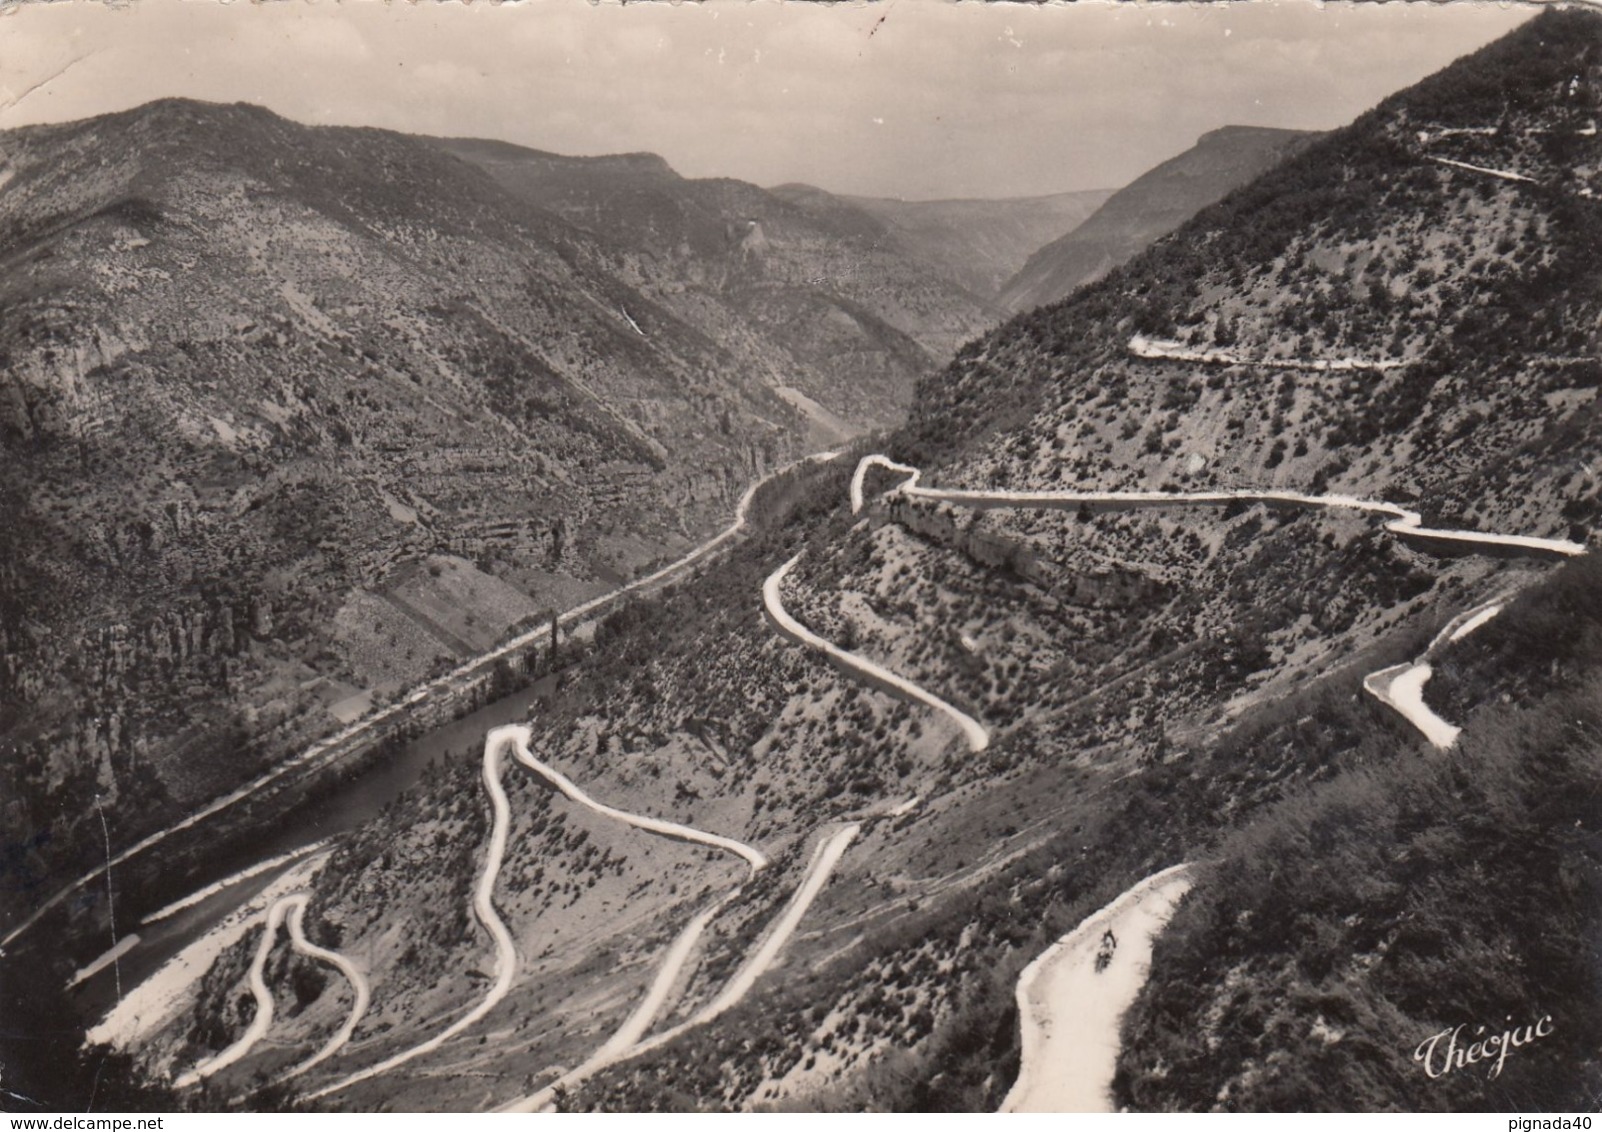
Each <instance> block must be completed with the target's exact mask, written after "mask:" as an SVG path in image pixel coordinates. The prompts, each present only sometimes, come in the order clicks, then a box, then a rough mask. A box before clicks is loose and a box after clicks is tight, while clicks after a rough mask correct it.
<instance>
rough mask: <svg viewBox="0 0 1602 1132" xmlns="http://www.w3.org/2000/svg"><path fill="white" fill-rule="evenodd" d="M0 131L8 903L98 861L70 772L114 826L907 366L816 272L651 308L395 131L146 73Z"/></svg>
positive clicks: (764, 462) (494, 610)
mask: <svg viewBox="0 0 1602 1132" xmlns="http://www.w3.org/2000/svg"><path fill="white" fill-rule="evenodd" d="M0 145H3V148H4V150H5V152H6V154H7V155H8V160H9V166H8V168H9V180H8V181H7V183H6V185H5V188H4V192H3V193H0V264H3V266H4V272H3V273H0V274H3V278H0V356H3V357H4V359H5V375H4V377H3V378H0V455H3V458H4V460H5V463H6V466H7V468H8V469H9V470H8V473H7V476H6V479H5V482H4V485H3V487H0V518H3V521H4V522H5V524H6V527H7V529H8V530H9V531H10V532H11V534H10V535H9V536H8V538H7V540H6V543H5V549H4V552H3V554H0V705H3V707H0V750H5V751H6V752H7V756H6V759H5V767H4V774H5V776H6V777H5V780H4V788H3V790H0V794H3V797H4V803H3V805H4V807H5V811H4V818H5V827H6V828H7V829H8V830H12V831H14V832H15V837H14V839H13V842H12V843H27V842H29V841H30V839H32V838H35V837H39V838H43V839H45V840H46V841H48V842H49V844H50V846H51V848H50V850H48V851H47V852H46V855H45V859H44V860H42V861H35V862H32V863H30V865H29V866H28V868H27V869H26V870H25V876H24V879H23V880H22V882H21V883H22V884H23V885H24V886H25V889H26V892H27V895H25V896H24V898H23V900H22V901H21V902H20V903H19V904H17V905H14V906H13V907H14V908H15V909H16V910H17V911H23V910H25V909H26V907H27V904H28V902H29V900H30V899H32V898H33V895H34V894H35V893H36V892H38V891H42V890H43V889H44V888H46V887H48V884H49V881H48V879H47V877H48V876H49V874H51V873H52V872H54V873H55V875H56V876H60V875H62V873H64V872H65V871H66V870H67V869H69V868H76V866H75V865H72V864H70V863H68V862H71V861H73V860H74V855H75V854H77V853H79V852H81V851H83V850H84V848H85V846H86V844H87V840H86V839H87V838H88V836H89V835H90V834H91V833H92V834H93V838H94V842H93V843H94V846H96V848H95V852H96V853H101V852H102V851H103V850H102V849H101V848H100V844H101V833H102V831H101V829H100V827H99V824H98V821H97V820H95V818H94V815H92V814H90V813H87V812H86V811H85V806H86V805H87V804H88V803H89V801H90V799H91V798H92V797H93V796H94V795H95V794H97V793H98V794H99V795H101V796H102V801H103V804H104V806H105V810H106V815H107V821H108V824H109V827H110V835H111V838H112V840H113V841H114V842H116V843H118V844H127V843H130V842H131V841H133V840H136V839H137V836H138V835H139V834H140V833H141V832H143V831H144V830H145V829H146V828H147V827H148V825H149V824H150V823H153V822H155V821H157V820H158V819H159V818H161V817H162V816H163V815H168V814H171V813H172V812H174V811H177V810H181V809H185V808H188V807H191V806H193V805H194V804H196V803H197V802H199V801H201V800H205V799H209V798H212V797H215V796H217V795H218V794H220V793H222V792H223V791H225V790H227V789H229V788H231V787H232V786H233V785H236V784H237V783H238V782H239V781H240V780H241V779H242V778H243V777H244V776H245V775H247V774H249V773H252V772H254V771H255V770H256V769H257V768H259V767H260V766H261V765H263V764H264V763H265V762H266V761H269V760H271V759H272V758H274V757H276V755H277V754H279V753H281V752H283V751H285V750H287V749H289V748H290V747H291V746H293V745H296V744H300V743H302V742H303V741H304V740H305V739H306V738H307V737H308V736H311V735H314V734H317V733H320V732H324V731H326V730H329V729H331V728H332V727H334V726H336V723H337V722H338V721H344V720H348V719H350V718H352V717H353V716H355V715H358V714H360V713H361V711H363V710H364V709H365V708H366V707H368V706H370V705H372V704H373V703H374V702H375V701H377V702H382V701H383V700H384V699H386V698H388V697H392V696H393V695H394V694H395V693H396V691H397V690H398V689H400V688H402V687H405V686H407V685H410V684H414V683H416V682H417V681H419V680H421V679H423V678H424V677H426V676H428V675H429V674H430V673H435V672H438V671H440V670H441V669H442V668H446V667H449V666H450V665H453V664H455V663H456V662H458V661H459V660H460V659H462V658H463V657H466V656H470V655H475V654H476V653H477V652H479V651H482V648H483V646H484V645H485V644H486V643H487V642H492V641H494V640H496V639H498V638H500V637H501V636H503V635H504V634H505V633H506V631H507V630H508V629H509V628H510V627H511V626H513V625H515V624H519V623H526V622H527V621H528V620H529V619H530V618H533V617H537V616H538V615H539V614H540V613H541V612H542V611H543V610H548V609H552V608H566V607H568V606H571V605H573V604H575V603H576V602H577V601H578V600H580V599H581V598H583V597H586V596H590V595H593V594H594V593H596V592H598V591H601V590H604V589H609V588H610V587H611V586H612V585H614V584H616V583H617V582H618V581H620V580H624V579H627V578H628V577H630V576H632V575H633V574H635V573H636V572H637V571H639V570H640V569H641V568H642V567H645V566H647V565H649V564H651V563H652V562H654V561H656V560H659V559H660V558H662V557H664V556H666V555H667V554H668V553H669V552H673V551H676V550H680V549H682V548H684V547H685V546H687V545H689V543H690V542H691V540H692V539H697V538H698V537H699V536H702V535H703V534H704V533H706V532H707V531H708V530H709V529H711V528H712V527H713V526H714V525H716V526H721V525H722V524H723V523H724V522H726V521H727V516H728V514H729V512H730V510H731V509H732V507H733V504H734V502H735V500H736V499H737V498H738V497H739V494H740V492H741V491H742V490H743V488H744V487H745V486H746V484H748V483H749V482H750V481H751V480H752V479H754V478H755V477H757V476H759V475H761V474H763V473H764V472H766V471H768V470H770V469H771V468H772V467H774V466H776V465H777V464H779V463H781V462H783V461H784V460H785V459H787V458H789V457H790V456H792V455H794V454H796V453H797V452H798V451H803V450H806V449H807V448H808V447H811V446H816V445H818V444H819V436H818V434H819V432H820V429H821V430H822V431H823V433H824V436H823V437H822V439H823V440H825V441H828V442H834V441H837V440H838V439H839V438H840V436H841V435H842V434H843V433H849V432H853V431H856V430H859V429H861V428H863V427H866V426H867V425H868V424H871V423H873V422H875V421H883V420H887V419H889V417H888V416H887V415H885V414H888V412H889V406H892V405H897V404H904V403H905V400H906V397H907V395H908V393H909V391H910V384H911V381H912V379H913V378H914V377H915V376H916V375H917V374H918V372H919V371H920V369H921V368H922V367H925V366H928V365H930V364H931V360H932V355H930V354H929V353H927V352H926V351H924V350H923V349H922V348H921V347H919V346H917V345H916V344H915V343H913V342H912V341H911V339H910V338H908V337H907V336H906V335H905V334H902V333H900V332H896V331H893V330H891V329H888V328H887V327H886V325H885V324H884V323H883V322H882V320H880V319H879V318H878V317H877V316H876V315H874V314H873V313H872V312H871V311H869V310H866V309H862V310H857V312H856V314H855V315H853V314H851V313H850V311H849V310H848V309H847V308H848V307H849V304H848V303H846V302H845V300H839V301H838V302H834V304H833V305H830V301H829V300H824V299H819V300H817V305H818V306H819V308H820V309H819V310H818V311H817V312H816V313H817V316H818V317H817V318H815V319H812V320H811V321H809V320H808V319H807V318H806V317H803V316H802V315H801V314H798V313H797V304H796V303H785V302H783V301H781V300H780V299H778V298H770V297H769V295H768V292H767V291H765V290H764V289H763V288H762V287H761V286H759V285H755V284H754V285H753V287H752V291H751V294H750V296H749V297H748V299H747V301H746V302H745V306H744V308H743V309H741V310H735V309H734V308H732V307H728V306H717V307H716V308H715V309H711V308H712V307H713V304H711V303H709V302H708V303H702V302H701V300H699V299H697V298H695V297H694V296H690V295H683V296H674V297H672V299H671V301H669V300H668V298H666V297H665V296H667V294H668V292H670V291H671V290H672V288H671V287H670V286H669V285H668V284H667V283H665V282H664V276H663V274H662V273H660V272H658V273H656V274H652V273H651V271H649V270H645V269H642V268H640V267H639V266H638V265H637V264H635V263H634V260H645V261H649V260H650V259H651V257H652V256H653V255H654V251H653V249H652V248H650V247H648V246H641V247H639V248H637V249H632V250H619V244H618V243H617V242H616V241H615V240H614V241H601V240H598V239H596V238H595V237H594V236H592V235H589V234H586V233H585V232H583V231H581V230H580V229H578V228H576V227H574V226H572V225H570V224H569V223H567V222H566V221H564V220H561V219H559V218H557V217H556V216H554V215H553V214H552V213H550V212H546V211H541V210H539V209H536V208H533V207H531V206H530V205H529V204H527V203H526V202H524V201H523V200H521V199H519V198H518V197H516V196H515V195H513V194H510V193H508V192H507V191H506V190H505V189H503V188H502V187H501V186H500V185H498V184H497V183H496V182H495V181H494V180H492V179H491V178H490V177H488V176H486V175H485V174H484V173H483V172H482V171H481V170H479V169H477V168H475V167H473V166H471V165H469V164H466V163H464V162H462V161H459V160H457V159H456V158H454V157H451V156H449V155H447V154H444V153H442V152H440V151H439V150H438V149H437V148H435V147H433V146H431V145H428V144H426V143H423V142H420V141H417V140H415V139H411V138H407V137H403V136H401V135H397V134H391V133H386V132H383V131H376V130H359V129H337V128H317V129H314V128H308V127H304V126H300V125H297V124H295V123H292V122H289V121H286V120H284V119H281V118H278V117H276V116H274V115H272V114H270V113H268V112H266V111H262V110H259V109H256V108H253V107H250V106H244V105H237V106H217V105H208V104H202V103H194V102H184V101H165V102H158V103H153V104H151V105H149V106H145V107H142V108H139V109H136V110H131V111H127V112H125V113H120V114H114V115H108V116H105V117H102V118H97V119H92V120H88V121H83V122H75V123H69V124H65V125H54V126H38V127H29V128H25V129H18V130H13V131H10V132H8V133H7V134H6V135H5V136H4V138H3V139H0ZM816 242H817V243H818V245H819V246H820V247H823V248H824V249H825V251H826V250H827V247H828V246H829V245H828V242H827V240H826V239H825V237H824V235H822V234H819V235H818V236H817V237H816ZM745 244H746V245H747V247H748V248H750V247H751V246H752V240H750V239H747V240H745ZM623 246H624V247H625V249H627V245H626V244H625V245H623ZM702 254H703V252H702V251H698V252H697V253H696V255H694V256H691V257H690V258H691V260H692V261H694V263H695V264H701V266H703V267H705V269H706V270H709V271H713V272H721V271H724V270H725V269H726V267H727V264H726V262H725V260H726V259H727V257H724V258H723V259H719V258H717V257H713V259H712V261H711V262H708V263H704V264H703V263H701V260H700V258H698V257H700V256H701V255H702ZM820 254H824V253H823V252H820ZM734 258H735V259H736V260H738V259H739V256H738V255H736V256H735V257H734ZM748 258H750V259H751V261H752V262H751V266H750V267H749V269H748V270H749V271H750V272H751V273H752V274H753V276H756V275H759V274H760V271H759V269H758V266H757V265H756V261H757V260H759V259H761V258H762V256H761V255H760V254H759V253H758V252H757V251H755V250H750V251H749V256H748ZM692 269H698V268H695V267H694V265H693V264H692V265H691V266H690V267H687V268H686V270H692ZM796 270H799V268H797V269H796ZM945 297H946V296H945V295H944V294H937V293H935V292H933V291H930V290H928V289H927V288H926V289H923V290H921V291H919V292H918V297H917V299H916V301H917V302H920V303H924V306H923V307H922V308H920V309H923V310H924V311H925V312H926V313H927V315H928V317H929V318H930V319H931V320H932V321H938V320H939V319H940V318H942V317H945V316H946V314H947V313H949V312H947V311H946V310H945V308H943V307H941V305H940V304H941V303H942V302H943V301H944V300H945ZM701 307H707V308H708V309H710V310H711V313H707V314H706V315H705V317H702V312H701V310H700V308H701ZM781 308H782V311H781ZM764 312H766V313H764ZM786 312H787V313H786ZM953 317H954V318H956V317H957V316H953ZM764 320H766V322H767V324H769V325H771V326H773V327H775V328H776V329H775V330H774V332H773V333H769V332H768V330H766V329H764V325H763V322H764ZM966 325H967V324H966V323H963V322H961V321H960V318H958V319H957V321H954V322H953V323H952V325H951V329H950V334H949V338H950V339H951V340H954V339H955V338H956V337H958V336H959V335H960V333H961V328H962V327H963V326H966ZM863 327H868V328H876V329H874V331H873V333H874V334H876V335H878V337H877V338H875V339H874V345H873V346H872V348H871V349H870V348H868V347H866V346H862V341H863V339H862V333H866V332H865V331H862V328H863ZM881 331H882V333H881ZM859 332H862V333H859ZM790 338H795V339H806V340H807V341H809V342H818V341H825V342H835V341H837V342H838V344H839V350H838V352H837V353H834V354H831V355H830V356H828V357H827V358H826V359H825V361H824V362H820V365H822V366H823V369H821V370H812V369H809V368H808V366H807V364H806V363H803V362H800V361H796V360H795V358H794V355H792V354H790V353H789V352H788V350H787V347H786V346H785V345H784V344H783V342H782V341H781V339H784V340H787V339H790ZM859 347H861V348H860V349H859ZM763 367H767V368H766V369H764V368H763ZM825 374H826V375H827V377H826V378H825V376H823V375H825ZM809 375H810V376H809ZM784 381H793V382H794V383H795V384H796V385H798V386H801V387H804V388H807V389H811V390H812V391H813V392H816V393H818V395H819V396H823V395H824V393H825V390H823V389H822V388H820V386H822V385H824V384H827V383H828V382H833V383H836V384H837V385H838V386H839V387H840V388H848V389H850V390H851V392H852V396H851V397H849V398H844V399H842V400H837V401H835V402H834V405H835V407H836V409H837V411H836V412H833V413H830V412H829V411H828V410H827V408H825V407H819V406H817V405H814V404H812V403H811V402H810V401H809V400H808V399H807V398H806V396H805V395H803V394H802V393H800V392H798V391H796V390H793V389H789V388H780V387H779V386H780V385H781V384H782V383H783V382H784ZM831 388H832V386H831ZM859 409H860V410H861V413H860V414H859V413H858V410H859ZM870 409H871V410H872V411H870ZM876 414H877V415H876ZM820 420H821V421H823V422H824V425H826V426H827V427H826V428H824V427H822V426H820V424H819V421H820Z"/></svg>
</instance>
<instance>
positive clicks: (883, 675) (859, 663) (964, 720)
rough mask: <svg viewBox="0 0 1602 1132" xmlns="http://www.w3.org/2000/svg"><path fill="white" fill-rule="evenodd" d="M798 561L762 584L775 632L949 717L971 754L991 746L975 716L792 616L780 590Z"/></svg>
mask: <svg viewBox="0 0 1602 1132" xmlns="http://www.w3.org/2000/svg"><path fill="white" fill-rule="evenodd" d="M799 561H801V555H799V554H798V555H796V556H795V557H794V558H792V559H790V561H788V562H786V563H785V564H784V565H783V566H780V567H779V568H778V569H777V570H775V571H774V572H773V573H772V574H771V575H769V576H768V580H767V581H766V582H764V583H763V584H762V606H763V609H764V610H765V611H766V612H767V615H768V620H769V621H771V622H772V624H773V627H774V628H776V629H777V630H778V631H779V632H780V633H782V634H783V635H784V636H786V637H788V638H790V640H792V641H794V642H795V643H796V644H798V645H801V646H803V647H805V648H809V649H813V650H815V651H817V652H821V653H822V654H823V655H824V656H826V657H828V658H829V660H830V661H831V662H832V663H833V664H834V666H835V667H836V668H840V669H844V670H845V671H846V672H847V673H848V674H849V675H851V676H854V677H856V678H857V679H859V680H865V681H867V682H868V683H869V684H872V685H873V686H874V687H876V688H878V689H879V690H880V691H883V692H888V693H889V694H890V695H893V696H898V697H900V698H901V699H904V700H911V701H913V702H915V703H919V704H922V705H923V706H925V707H929V708H933V709H934V710H935V711H937V712H940V713H941V714H942V715H945V716H947V717H948V718H950V719H951V720H952V721H953V722H954V723H956V725H957V727H958V728H959V729H960V730H961V731H962V734H963V738H965V739H966V740H967V741H968V749H969V750H971V751H975V752H978V751H982V750H984V749H985V748H986V747H988V746H990V732H988V731H986V730H985V727H984V724H982V723H980V722H979V721H978V720H977V719H975V718H974V717H973V716H971V715H969V714H967V713H966V712H964V711H962V710H960V709H958V708H957V707H954V706H953V705H951V704H949V703H947V702H946V701H945V700H943V699H941V698H940V697H939V696H937V695H935V694H934V693H933V692H930V691H926V690H925V689H924V688H921V687H919V686H918V685H917V684H914V683H913V682H912V681H911V680H908V679H906V678H905V677H903V676H897V675H896V674H895V673H894V672H891V671H890V670H889V669H888V668H885V667H884V666H883V665H879V664H875V663H874V662H873V661H871V660H868V659H867V658H866V657H861V656H858V655H857V654H856V653H850V652H846V651H845V649H843V648H841V647H839V646H838V645H835V644H832V643H830V642H829V641H826V640H824V639H823V638H822V637H820V636H818V635H817V634H816V633H814V632H813V631H812V630H811V629H808V628H807V627H806V626H805V625H803V624H801V622H799V621H797V620H796V619H795V618H794V617H792V616H790V614H789V612H788V611H787V610H786V609H785V608H784V599H783V598H782V597H781V596H780V592H779V588H780V587H781V586H782V585H783V584H784V579H785V576H786V575H788V574H789V573H790V570H791V568H793V567H794V566H795V564H796V563H797V562H799Z"/></svg>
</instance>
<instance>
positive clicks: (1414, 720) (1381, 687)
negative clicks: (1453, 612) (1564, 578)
mask: <svg viewBox="0 0 1602 1132" xmlns="http://www.w3.org/2000/svg"><path fill="white" fill-rule="evenodd" d="M1505 600H1506V599H1504V598H1498V599H1496V600H1495V601H1488V602H1486V603H1485V604H1484V605H1480V606H1476V607H1475V608H1473V609H1470V610H1468V611H1467V612H1464V613H1460V614H1458V615H1457V616H1456V617H1454V618H1452V620H1450V621H1448V622H1447V623H1446V627H1445V628H1443V629H1442V630H1441V631H1440V632H1439V633H1437V634H1436V635H1435V639H1434V640H1432V641H1430V643H1429V645H1428V647H1426V648H1425V650H1424V651H1423V652H1422V653H1420V654H1419V655H1418V656H1417V657H1415V658H1414V659H1413V660H1410V661H1404V662H1403V663H1401V664H1393V665H1391V666H1390V667H1389V668H1381V669H1380V670H1379V671H1378V672H1370V673H1369V674H1368V675H1367V676H1365V677H1363V691H1365V692H1367V693H1368V694H1369V695H1371V696H1373V697H1374V698H1375V699H1376V700H1378V701H1379V702H1380V703H1382V704H1384V705H1385V706H1386V707H1389V708H1392V709H1394V710H1395V711H1397V712H1400V713H1401V715H1402V717H1403V718H1404V719H1406V720H1407V721H1408V722H1409V723H1411V724H1412V725H1413V726H1414V727H1416V728H1417V729H1418V730H1419V731H1420V732H1421V733H1422V734H1423V736H1424V738H1426V739H1428V740H1429V741H1430V743H1431V744H1432V745H1433V746H1434V747H1435V748H1436V749H1437V750H1442V751H1444V750H1447V749H1448V748H1450V747H1451V746H1452V745H1453V744H1455V743H1456V742H1457V737H1458V735H1459V734H1461V732H1462V728H1460V727H1457V726H1456V725H1454V724H1451V723H1448V722H1447V721H1446V720H1444V719H1442V718H1441V717H1440V716H1438V715H1436V714H1435V712H1434V711H1432V710H1431V709H1430V707H1429V705H1428V704H1426V703H1425V702H1424V685H1425V683H1427V682H1428V681H1429V678H1430V677H1431V676H1432V675H1434V673H1435V669H1434V668H1433V666H1431V664H1430V660H1431V659H1432V658H1433V657H1435V656H1436V654H1438V653H1439V652H1440V651H1441V649H1443V648H1444V647H1446V646H1447V645H1449V644H1452V643H1453V642H1455V641H1461V640H1462V639H1463V638H1464V637H1466V636H1468V635H1469V634H1470V633H1472V632H1474V630H1476V629H1478V628H1479V627H1480V626H1481V625H1484V624H1485V623H1486V622H1487V621H1489V620H1491V618H1493V617H1495V616H1496V615H1497V614H1498V613H1501V612H1502V607H1503V604H1504V602H1505Z"/></svg>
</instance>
